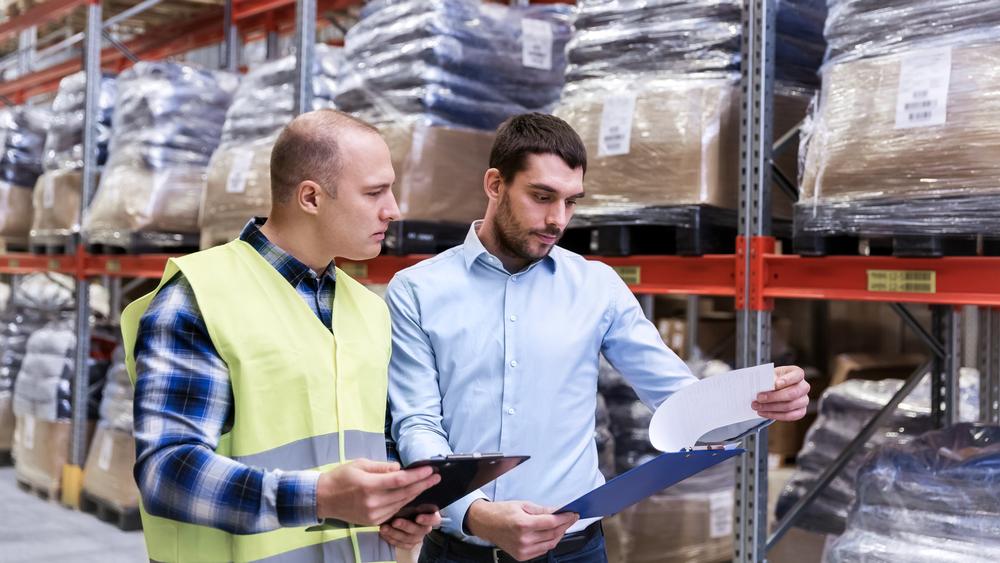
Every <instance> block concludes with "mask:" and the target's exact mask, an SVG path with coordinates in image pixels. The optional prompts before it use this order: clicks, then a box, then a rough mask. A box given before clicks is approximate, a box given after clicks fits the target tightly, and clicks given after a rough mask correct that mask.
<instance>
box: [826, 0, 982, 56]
mask: <svg viewBox="0 0 1000 563" xmlns="http://www.w3.org/2000/svg"><path fill="white" fill-rule="evenodd" d="M827 4H828V5H829V14H828V16H827V19H826V28H825V30H824V35H825V36H826V40H827V42H828V48H829V51H828V57H829V58H830V59H831V60H837V61H843V60H847V59H852V58H858V57H869V56H878V55H884V54H886V53H891V52H895V51H899V50H907V49H910V48H912V47H914V46H916V45H919V44H925V43H927V42H936V43H950V42H955V41H968V40H970V39H971V40H975V39H977V38H980V37H995V35H996V30H997V27H998V26H1000V7H998V6H997V3H996V2H995V1H994V0H949V1H948V2H940V1H937V0H916V1H914V0H827Z"/></svg>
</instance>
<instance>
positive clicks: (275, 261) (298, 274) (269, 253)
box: [240, 217, 337, 287]
mask: <svg viewBox="0 0 1000 563" xmlns="http://www.w3.org/2000/svg"><path fill="white" fill-rule="evenodd" d="M266 221H267V217H254V218H253V219H251V220H250V221H248V222H247V224H246V226H245V227H243V231H242V232H241V233H240V240H242V241H243V242H245V243H247V244H249V245H250V246H251V247H253V249H254V250H256V251H257V252H258V253H259V254H260V255H261V257H263V258H264V260H266V261H267V262H268V263H269V264H270V265H271V266H273V267H274V269H275V270H278V273H280V274H281V276H282V277H283V278H285V279H286V280H288V283H290V284H292V286H293V287H294V286H297V285H298V284H299V282H300V281H302V278H305V277H307V276H310V277H316V278H319V277H321V276H319V275H317V274H316V272H314V271H313V270H312V269H311V268H310V267H309V266H306V265H305V264H303V263H302V262H300V261H299V260H298V259H297V258H295V257H294V256H292V255H291V254H289V253H287V252H285V251H284V250H282V249H281V248H280V247H279V246H278V245H276V244H274V243H273V242H271V241H270V240H268V238H267V236H265V235H264V233H262V232H261V230H260V227H261V226H262V225H263V224H264V223H265V222H266ZM322 277H323V278H325V279H326V280H327V281H329V282H331V283H336V281H337V267H336V265H335V264H334V263H333V262H330V263H329V264H328V265H327V266H326V269H325V270H323V275H322Z"/></svg>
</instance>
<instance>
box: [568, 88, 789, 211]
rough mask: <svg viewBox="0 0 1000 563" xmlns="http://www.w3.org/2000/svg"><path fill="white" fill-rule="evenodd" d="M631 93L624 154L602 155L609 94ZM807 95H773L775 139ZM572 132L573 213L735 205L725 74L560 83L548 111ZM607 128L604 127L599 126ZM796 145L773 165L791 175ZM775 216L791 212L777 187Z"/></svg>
mask: <svg viewBox="0 0 1000 563" xmlns="http://www.w3.org/2000/svg"><path fill="white" fill-rule="evenodd" d="M624 92H634V93H635V94H636V98H635V106H634V111H633V112H632V113H631V115H630V116H629V115H628V114H625V117H626V118H629V117H630V120H629V119H625V120H622V123H630V124H631V130H630V132H629V142H628V144H627V147H626V148H625V150H626V151H627V152H625V153H624V154H608V155H605V154H602V152H601V142H600V138H601V134H602V133H601V131H602V123H603V121H604V115H605V104H606V102H607V101H608V99H609V97H610V96H613V95H619V96H620V95H621V94H622V93H624ZM807 105H808V98H807V97H806V96H804V95H796V94H795V93H792V92H787V93H779V94H776V96H775V116H776V123H775V136H776V138H777V137H778V136H780V135H781V134H782V133H783V132H785V131H787V130H788V129H790V128H791V127H792V126H794V125H795V124H797V123H798V121H800V120H801V119H802V118H803V117H804V116H805V113H806V107H807ZM554 113H555V114H556V115H558V116H559V117H562V118H563V119H565V120H566V121H567V122H568V123H569V124H570V125H572V126H573V128H574V129H576V131H577V132H578V133H579V134H580V137H581V138H582V139H583V142H584V144H585V145H586V147H587V155H588V165H587V177H586V180H585V185H586V188H587V197H586V198H585V199H583V200H581V202H580V204H579V206H578V212H580V213H581V215H588V216H590V215H598V216H600V215H605V214H607V215H616V214H621V213H626V214H627V213H635V212H636V211H638V210H640V209H644V208H648V207H652V206H676V205H713V206H717V207H721V208H725V209H737V207H738V202H739V165H740V163H739V129H740V110H739V85H738V84H736V83H734V82H732V81H730V80H728V79H702V80H695V79H690V78H685V77H683V76H671V75H658V76H655V77H652V78H649V77H645V78H644V79H643V80H642V81H640V82H633V81H631V80H628V79H624V78H623V79H614V78H609V79H601V80H599V81H586V82H582V83H577V85H576V86H574V87H573V88H567V90H566V92H565V93H564V96H563V100H562V102H561V103H560V105H559V106H558V107H557V108H556V110H555V111H554ZM605 126H607V124H605ZM796 161H797V157H796V150H795V148H791V149H790V150H789V151H788V152H787V153H784V154H782V155H780V156H779V158H778V162H779V166H781V167H782V169H783V171H784V172H785V173H786V175H788V176H789V177H790V178H793V179H794V178H796V177H797V173H796V166H797V165H796ZM773 202H774V203H773V206H774V209H775V213H776V214H777V215H779V216H782V217H791V212H792V210H791V202H790V200H788V198H787V197H785V196H784V195H783V194H782V193H780V192H779V191H775V195H774V197H773Z"/></svg>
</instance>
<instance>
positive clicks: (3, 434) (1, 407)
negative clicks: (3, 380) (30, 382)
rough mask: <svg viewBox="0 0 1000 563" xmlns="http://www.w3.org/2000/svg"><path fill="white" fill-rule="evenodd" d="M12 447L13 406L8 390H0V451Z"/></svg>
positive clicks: (6, 450) (5, 450) (7, 450)
mask: <svg viewBox="0 0 1000 563" xmlns="http://www.w3.org/2000/svg"><path fill="white" fill-rule="evenodd" d="M13 447H14V408H13V396H12V395H11V392H10V391H3V392H0V452H9V451H10V450H11V449H12V448H13Z"/></svg>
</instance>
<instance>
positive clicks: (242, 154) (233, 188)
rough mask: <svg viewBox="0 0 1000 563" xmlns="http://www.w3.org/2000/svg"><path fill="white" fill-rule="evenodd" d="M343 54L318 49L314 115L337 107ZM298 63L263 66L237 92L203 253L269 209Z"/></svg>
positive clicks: (209, 204) (207, 212) (207, 208)
mask: <svg viewBox="0 0 1000 563" xmlns="http://www.w3.org/2000/svg"><path fill="white" fill-rule="evenodd" d="M342 61H343V55H342V53H341V49H339V48H335V47H329V46H327V45H323V44H320V45H316V55H315V65H314V70H313V76H312V82H313V103H312V107H313V109H321V108H328V107H333V101H332V98H333V93H334V89H335V87H336V77H337V74H338V72H339V70H340V66H341V64H342ZM294 78H295V57H285V58H283V59H279V60H277V61H272V62H269V63H265V64H263V65H260V66H259V67H257V68H255V69H254V70H252V71H251V72H249V73H248V74H247V75H246V77H245V78H244V79H243V81H242V82H241V83H240V87H239V88H238V89H237V90H236V95H235V97H234V98H233V104H232V105H231V106H230V107H229V111H228V112H227V113H226V123H225V125H223V127H222V143H221V144H220V145H219V148H218V149H216V150H215V152H214V153H213V154H212V160H211V161H210V162H209V165H208V181H207V184H206V187H205V192H204V196H203V200H202V203H201V215H200V219H199V223H200V224H201V247H202V248H208V247H210V246H215V245H217V244H222V243H225V242H228V241H230V240H232V239H234V238H236V237H237V236H238V235H239V233H240V230H241V229H242V228H243V226H244V225H245V224H246V222H247V221H248V220H249V219H250V217H253V216H255V215H267V214H268V212H269V211H270V209H271V177H270V174H271V148H272V147H273V146H274V141H275V140H276V139H277V134H278V132H279V131H280V130H281V128H283V127H284V126H285V125H287V124H288V123H289V122H290V121H291V120H292V118H293V117H294V115H293V112H292V111H293V105H294V97H295V92H294Z"/></svg>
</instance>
